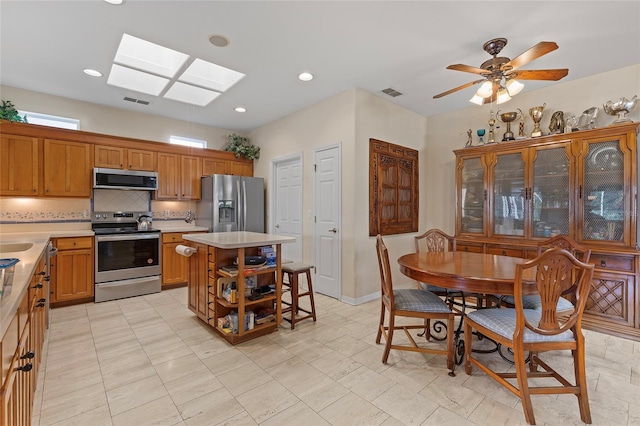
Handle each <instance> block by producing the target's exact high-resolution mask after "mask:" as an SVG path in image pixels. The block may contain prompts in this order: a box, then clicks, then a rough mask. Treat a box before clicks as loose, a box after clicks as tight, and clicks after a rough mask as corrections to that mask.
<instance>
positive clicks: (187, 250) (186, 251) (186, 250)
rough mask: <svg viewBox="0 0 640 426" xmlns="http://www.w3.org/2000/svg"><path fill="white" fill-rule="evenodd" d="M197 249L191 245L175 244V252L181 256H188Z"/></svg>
mask: <svg viewBox="0 0 640 426" xmlns="http://www.w3.org/2000/svg"><path fill="white" fill-rule="evenodd" d="M196 251H197V250H196V249H194V248H193V247H189V246H183V245H182V244H180V245H177V246H176V253H178V254H181V255H182V256H186V257H189V256H191V255H192V254H193V253H195V252H196Z"/></svg>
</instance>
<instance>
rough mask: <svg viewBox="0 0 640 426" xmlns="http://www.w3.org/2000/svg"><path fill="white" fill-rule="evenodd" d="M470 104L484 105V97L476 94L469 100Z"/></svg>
mask: <svg viewBox="0 0 640 426" xmlns="http://www.w3.org/2000/svg"><path fill="white" fill-rule="evenodd" d="M469 102H471V103H472V104H476V105H483V104H484V98H483V97H482V96H478V94H477V93H476V94H475V95H473V98H471V99H469Z"/></svg>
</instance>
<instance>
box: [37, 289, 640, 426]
mask: <svg viewBox="0 0 640 426" xmlns="http://www.w3.org/2000/svg"><path fill="white" fill-rule="evenodd" d="M186 300H187V292H186V288H179V289H174V290H169V291H164V292H162V293H158V294H153V295H149V296H143V297H137V298H131V299H124V300H119V301H111V302H105V303H100V304H85V305H79V306H73V307H67V308H60V309H54V310H53V311H52V321H51V326H50V330H49V336H48V339H47V342H46V343H45V345H46V351H45V359H44V361H43V366H42V368H41V370H40V375H39V384H38V388H37V392H36V397H35V402H34V417H33V424H34V425H43V426H44V425H82V426H94V425H132V426H145V425H218V424H234V425H255V424H260V425H365V424H366V425H389V426H390V425H401V424H416V425H420V424H421V425H456V426H458V425H499V424H502V425H515V424H526V423H525V421H524V416H523V414H522V410H521V406H520V403H519V400H518V399H517V398H516V397H514V396H513V395H512V394H510V393H509V392H508V391H506V390H505V389H504V388H502V387H500V386H499V385H497V384H495V382H493V381H492V380H491V379H489V378H488V377H487V376H485V375H484V374H482V373H480V372H478V371H477V370H476V371H474V374H473V375H471V376H467V375H466V374H464V371H463V370H462V369H459V370H458V374H457V376H456V377H454V378H452V377H449V376H448V375H447V370H446V368H445V362H444V358H443V357H441V356H425V355H423V354H415V353H408V352H401V353H399V352H397V351H395V352H394V351H392V352H391V356H390V359H389V363H388V365H384V364H382V363H381V361H380V358H381V353H382V352H381V350H382V347H381V345H376V344H375V333H376V324H377V321H378V315H379V304H378V303H379V302H377V301H375V302H370V303H367V304H363V305H360V306H349V305H345V304H343V303H341V302H339V301H337V300H335V299H331V298H328V297H323V296H321V295H316V303H317V313H318V322H317V323H314V322H313V321H311V320H305V321H303V322H302V323H300V324H299V325H297V326H296V330H295V331H290V330H289V328H288V324H286V326H285V325H284V324H283V326H281V328H280V330H279V331H278V332H276V333H272V334H270V335H268V336H264V337H261V338H258V339H255V340H252V341H249V342H246V343H243V344H241V345H237V346H235V347H233V346H231V345H228V344H227V343H226V342H225V341H223V340H222V339H221V338H219V337H217V335H216V334H215V333H214V332H213V331H211V330H209V329H208V328H207V327H206V326H204V325H203V324H202V323H201V322H199V321H198V320H196V319H195V317H194V315H193V314H192V313H191V311H189V310H188V309H187V307H186ZM586 336H587V337H586V341H587V367H588V373H587V375H588V381H589V399H590V404H591V412H592V417H593V424H594V425H639V424H640V343H639V342H633V341H630V340H624V339H619V338H614V337H610V336H606V335H603V334H599V333H595V332H588V331H587V332H586ZM488 356H492V357H494V358H496V361H495V362H496V363H503V364H504V362H503V361H501V360H500V358H499V357H498V356H497V355H496V354H493V355H488ZM567 359H568V357H567V356H566V355H560V356H556V357H555V359H554V362H558V363H563V362H564V363H565V364H566V366H567V367H569V368H571V366H570V364H569V362H568V361H567ZM505 368H508V367H506V366H505ZM570 377H572V376H570ZM533 404H534V409H535V415H536V420H537V422H538V424H539V425H568V424H571V425H574V424H582V422H581V421H580V416H579V412H578V405H577V400H576V399H575V397H574V396H569V395H562V396H560V397H558V396H555V395H554V396H542V395H540V396H534V397H533Z"/></svg>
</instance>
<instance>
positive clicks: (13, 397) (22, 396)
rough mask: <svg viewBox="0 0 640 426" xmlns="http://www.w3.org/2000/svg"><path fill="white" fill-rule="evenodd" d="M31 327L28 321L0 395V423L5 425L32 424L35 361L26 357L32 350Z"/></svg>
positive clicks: (20, 425) (21, 425)
mask: <svg viewBox="0 0 640 426" xmlns="http://www.w3.org/2000/svg"><path fill="white" fill-rule="evenodd" d="M30 337H31V335H30V328H29V324H28V323H27V325H26V327H25V329H24V331H23V332H22V335H21V337H20V341H19V343H18V346H17V348H16V352H15V355H14V357H13V360H12V363H11V371H10V373H9V374H8V375H7V378H6V381H5V383H4V389H3V392H2V395H1V396H0V413H1V416H0V424H2V425H3V426H4V425H6V426H23V425H30V424H31V410H32V407H33V390H34V389H33V383H34V379H33V361H32V359H30V358H28V357H25V355H26V354H27V352H28V351H29V350H30V349H29V348H30V346H31V342H30ZM14 348H15V346H14Z"/></svg>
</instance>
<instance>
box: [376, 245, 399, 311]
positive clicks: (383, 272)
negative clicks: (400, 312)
mask: <svg viewBox="0 0 640 426" xmlns="http://www.w3.org/2000/svg"><path fill="white" fill-rule="evenodd" d="M376 254H377V255H378V267H379V268H380V292H381V295H382V300H383V302H384V303H385V304H387V306H388V307H389V309H390V310H394V309H395V306H394V299H393V281H392V278H391V266H390V265H389V252H388V250H387V246H386V245H385V244H384V241H382V236H381V235H380V234H378V236H377V237H376Z"/></svg>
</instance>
